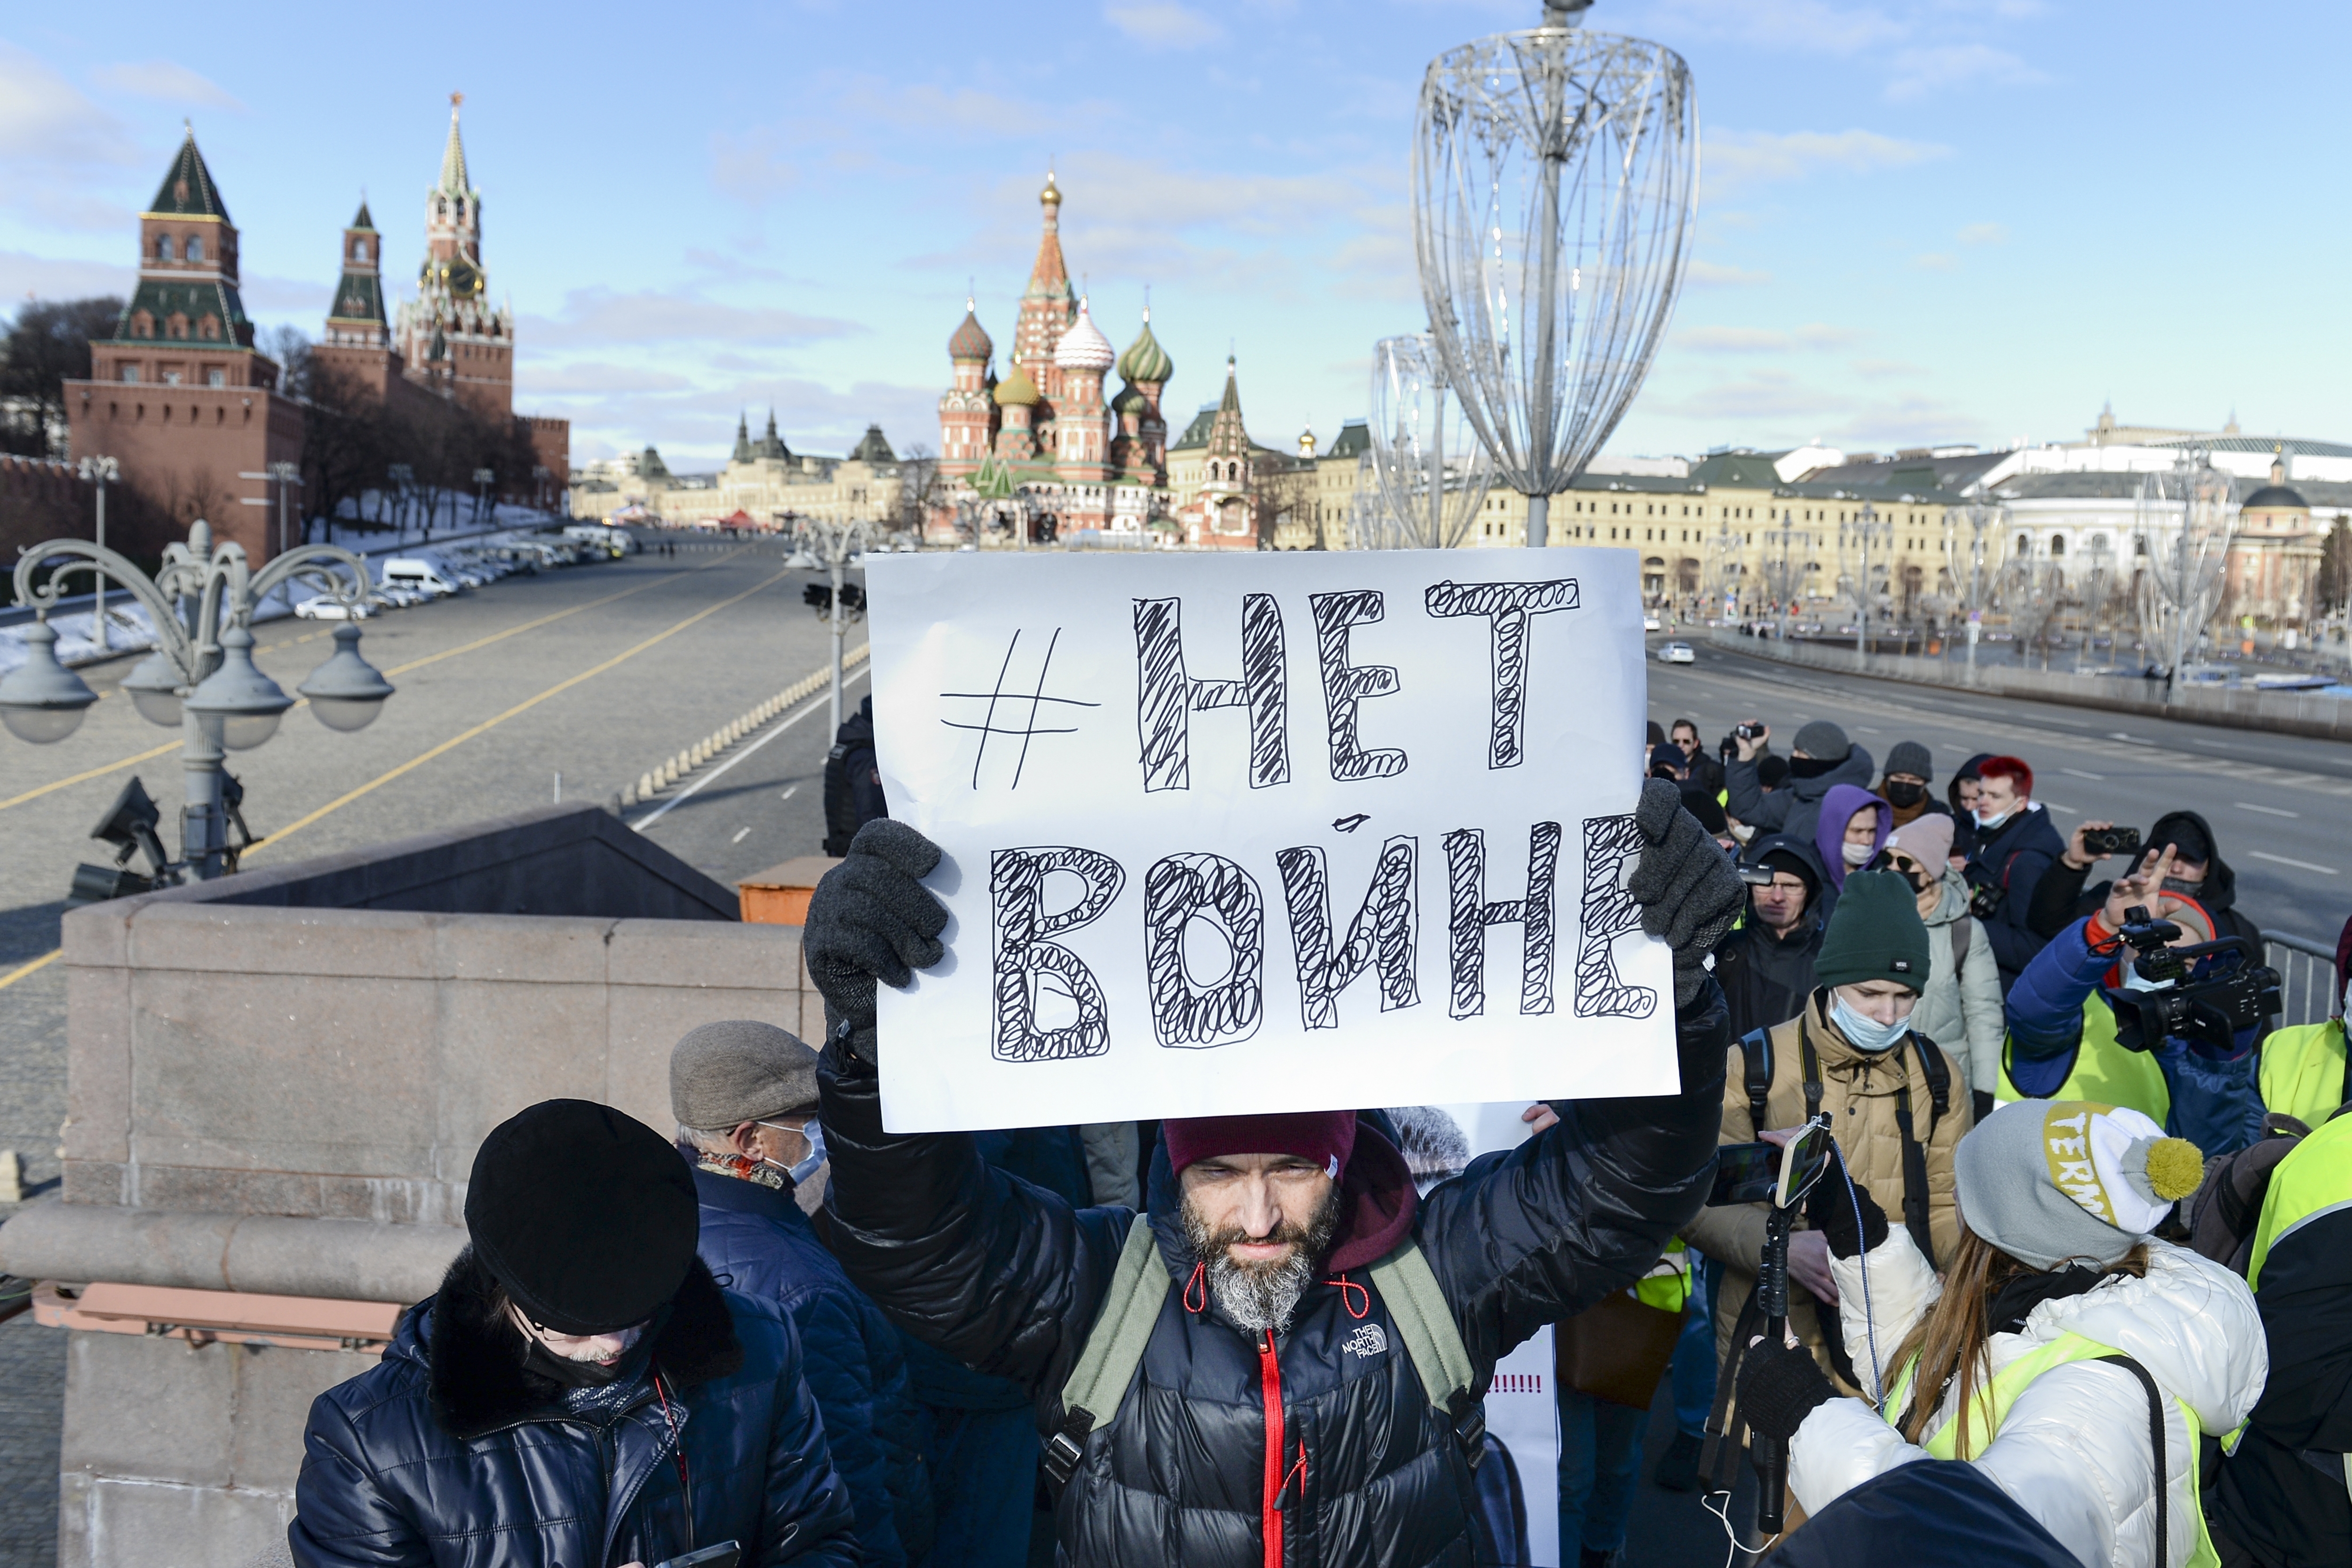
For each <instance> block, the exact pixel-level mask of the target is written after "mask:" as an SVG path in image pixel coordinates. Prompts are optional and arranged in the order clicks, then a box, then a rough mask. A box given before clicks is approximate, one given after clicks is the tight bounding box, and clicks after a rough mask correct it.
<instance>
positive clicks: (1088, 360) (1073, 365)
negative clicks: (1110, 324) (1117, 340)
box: [1054, 299, 1118, 375]
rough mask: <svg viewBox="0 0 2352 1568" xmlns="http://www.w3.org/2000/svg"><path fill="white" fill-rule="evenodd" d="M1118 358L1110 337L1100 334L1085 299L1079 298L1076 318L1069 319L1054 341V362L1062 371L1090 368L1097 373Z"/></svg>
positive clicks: (1087, 369)
mask: <svg viewBox="0 0 2352 1568" xmlns="http://www.w3.org/2000/svg"><path fill="white" fill-rule="evenodd" d="M1117 359H1118V354H1117V353H1116V352H1114V351H1113V350H1112V349H1111V346H1110V340H1109V339H1108V338H1106V337H1104V336H1103V335H1102V329H1101V328H1099V327H1097V326H1096V325H1095V323H1094V318H1093V317H1091V316H1089V315H1087V302H1086V301H1085V300H1084V299H1080V300H1079V301H1078V319H1076V320H1075V321H1073V322H1071V323H1070V328H1069V330H1068V331H1066V332H1064V333H1063V334H1062V340H1061V341H1060V342H1058V343H1056V344H1055V345H1054V363H1055V364H1056V365H1058V366H1060V367H1061V368H1062V369H1063V370H1066V371H1094V372H1095V373H1096V374H1097V375H1099V374H1101V373H1102V372H1103V371H1107V370H1108V369H1110V367H1111V364H1112V362H1113V361H1116V360H1117Z"/></svg>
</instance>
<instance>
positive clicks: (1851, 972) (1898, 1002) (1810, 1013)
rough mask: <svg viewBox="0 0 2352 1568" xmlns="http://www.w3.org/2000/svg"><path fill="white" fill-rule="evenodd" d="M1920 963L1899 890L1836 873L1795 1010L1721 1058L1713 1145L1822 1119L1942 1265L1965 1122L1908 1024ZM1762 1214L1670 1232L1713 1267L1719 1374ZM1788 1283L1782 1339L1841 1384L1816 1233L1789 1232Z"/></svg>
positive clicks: (1961, 1091)
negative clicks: (1814, 981) (1810, 977)
mask: <svg viewBox="0 0 2352 1568" xmlns="http://www.w3.org/2000/svg"><path fill="white" fill-rule="evenodd" d="M1933 958H1934V954H1933V950H1932V949H1931V948H1930V946H1929V944H1928V941H1927V927H1926V926H1925V925H1923V924H1922V923H1921V921H1920V919H1919V911H1918V906H1917V902H1916V897H1915V895H1914V894H1913V892H1912V888H1911V885H1910V884H1909V883H1906V882H1905V881H1904V880H1903V879H1902V878H1901V877H1898V876H1895V875H1894V874H1893V873H1888V872H1871V871H1864V872H1856V873H1853V875H1852V876H1850V877H1848V878H1847V879H1846V884H1845V894H1844V896H1843V897H1842V898H1841V899H1840V900H1839V901H1838V906H1837V910H1836V912H1835V913H1834V914H1832V915H1831V916H1830V922H1829V928H1828V931H1827V933H1826V935H1825V936H1824V937H1823V940H1822V950H1821V956H1819V958H1817V959H1816V960H1815V961H1814V966H1813V967H1814V973H1815V975H1816V976H1817V977H1818V979H1819V981H1820V984H1819V985H1818V987H1817V988H1815V989H1814V990H1813V991H1812V993H1811V995H1810V996H1809V997H1807V998H1805V1000H1804V1002H1803V1004H1802V1006H1801V1009H1799V1010H1798V1011H1797V1012H1796V1014H1795V1016H1793V1017H1791V1018H1789V1019H1786V1020H1784V1021H1782V1022H1780V1024H1778V1025H1777V1026H1776V1027H1774V1028H1772V1029H1770V1030H1756V1031H1753V1032H1752V1033H1750V1034H1749V1035H1748V1036H1747V1037H1746V1038H1745V1039H1743V1040H1740V1041H1739V1042H1738V1043H1737V1044H1735V1045H1734V1046H1733V1048H1732V1050H1731V1051H1730V1052H1729V1055H1728V1057H1727V1061H1726V1067H1727V1071H1726V1075H1725V1080H1724V1092H1723V1116H1722V1126H1721V1133H1720V1138H1721V1141H1722V1142H1723V1143H1724V1144H1727V1145H1731V1144H1743V1145H1744V1144H1749V1143H1753V1142H1755V1141H1756V1140H1758V1139H1759V1138H1761V1137H1763V1136H1764V1135H1765V1134H1767V1133H1768V1132H1769V1131H1771V1130H1773V1129H1786V1128H1793V1127H1795V1126H1797V1125H1798V1124H1801V1123H1803V1122H1806V1121H1808V1120H1810V1119H1811V1118H1812V1117H1813V1116H1815V1115H1816V1114H1819V1115H1825V1116H1826V1117H1827V1118H1828V1120H1829V1125H1830V1131H1831V1133H1832V1135H1833V1136H1834V1137H1835V1139H1836V1141H1837V1144H1838V1146H1839V1147H1840V1148H1841V1149H1842V1150H1843V1153H1844V1157H1845V1161H1846V1164H1847V1166H1849V1167H1850V1168H1851V1169H1852V1170H1853V1173H1854V1176H1855V1177H1856V1178H1857V1179H1858V1180H1863V1181H1867V1182H1870V1183H1873V1184H1874V1185H1875V1186H1877V1187H1878V1189H1879V1190H1880V1191H1883V1192H1888V1193H1895V1194H1899V1195H1900V1196H1901V1200H1902V1201H1901V1207H1902V1211H1903V1218H1904V1220H1905V1223H1906V1226H1907V1227H1908V1228H1911V1229H1912V1230H1914V1231H1915V1233H1916V1236H1917V1239H1918V1242H1919V1248H1920V1251H1921V1253H1922V1255H1923V1256H1927V1257H1933V1258H1940V1259H1948V1258H1949V1257H1950V1256H1951V1254H1952V1249H1954V1248H1955V1247H1956V1246H1957V1245H1958V1235H1959V1220H1958V1216H1957V1215H1956V1214H1955V1213H1954V1212H1953V1208H1952V1151H1953V1150H1954V1149H1955V1148H1957V1147H1958V1145H1959V1141H1960V1137H1961V1135H1962V1134H1965V1133H1966V1132H1967V1131H1968V1129H1969V1125H1970V1124H1971V1122H1972V1120H1973V1117H1972V1113H1971V1110H1970V1106H1969V1096H1968V1084H1967V1081H1966V1079H1965V1078H1963V1077H1961V1076H1959V1075H1958V1073H1956V1072H1955V1071H1953V1069H1952V1066H1951V1063H1950V1061H1949V1060H1948V1058H1947V1057H1946V1056H1945V1055H1944V1053H1943V1052H1942V1051H1941V1050H1940V1049H1938V1047H1937V1045H1936V1043H1935V1042H1934V1041H1933V1040H1928V1039H1927V1038H1926V1037H1924V1036H1922V1035H1920V1034H1918V1033H1917V1032H1916V1030H1914V1029H1913V1028H1912V1018H1913V1013H1914V1009H1916V1007H1917V1006H1918V1002H1919V994H1920V992H1921V991H1922V990H1923V989H1924V988H1926V987H1927V983H1928V977H1929V975H1930V973H1931V972H1932V970H1933V967H1934V964H1933ZM1765 1218H1766V1205H1765V1204H1763V1203H1751V1204H1742V1205H1736V1206H1726V1207H1708V1208H1706V1209H1704V1210H1702V1211H1701V1212H1700V1214H1699V1217H1698V1218H1697V1219H1696V1220H1695V1221H1693V1222H1692V1223H1691V1225H1690V1226H1689V1227H1688V1228H1685V1230H1684V1232H1683V1234H1684V1236H1685V1238H1686V1239H1688V1240H1689V1241H1690V1242H1691V1243H1692V1245H1694V1246H1696V1247H1697V1248H1698V1249H1699V1250H1700V1251H1702V1252H1704V1253H1706V1255H1707V1256H1708V1257H1710V1258H1712V1259H1714V1260H1716V1261H1717V1264H1719V1265H1720V1266H1721V1273H1720V1276H1719V1280H1718V1282H1717V1287H1716V1339H1717V1351H1718V1354H1719V1355H1720V1356H1721V1357H1722V1365H1723V1367H1724V1369H1725V1373H1726V1375H1732V1374H1733V1372H1734V1369H1735V1367H1736V1363H1737V1356H1736V1355H1735V1354H1734V1350H1735V1347H1736V1346H1738V1345H1741V1344H1744V1343H1746V1342H1747V1340H1748V1336H1749V1335H1751V1334H1753V1333H1756V1332H1757V1330H1756V1328H1755V1327H1754V1324H1755V1323H1757V1322H1760V1321H1761V1319H1760V1316H1759V1312H1758V1311H1757V1308H1756V1307H1755V1306H1754V1305H1753V1304H1752V1303H1753V1301H1754V1295H1755V1289H1756V1277H1757V1266H1758V1260H1759V1258H1760V1257H1761V1255H1762V1253H1763V1249H1764V1231H1765ZM1789 1278H1790V1286H1791V1289H1790V1293H1789V1295H1790V1304H1789V1327H1790V1331H1791V1332H1792V1333H1795V1334H1796V1335H1797V1336H1798V1338H1799V1340H1800V1342H1801V1343H1803V1344H1804V1345H1805V1346H1806V1347H1807V1349H1808V1350H1809V1351H1811V1353H1812V1354H1813V1355H1814V1356H1815V1357H1817V1358H1818V1359H1819V1360H1820V1362H1821V1364H1822V1367H1823V1368H1824V1370H1826V1371H1827V1372H1829V1373H1830V1374H1832V1375H1834V1376H1835V1377H1837V1378H1838V1379H1839V1380H1840V1381H1841V1383H1842V1384H1843V1385H1844V1386H1847V1387H1853V1386H1855V1385H1854V1383H1853V1363H1852V1361H1851V1359H1850V1357H1849V1354H1848V1353H1849V1351H1850V1349H1851V1347H1850V1346H1848V1345H1847V1344H1846V1343H1844V1341H1843V1335H1842V1334H1841V1333H1840V1324H1839V1322H1838V1319H1837V1316H1836V1308H1837V1304H1838V1299H1839V1298H1838V1285H1837V1281H1835V1279H1834V1278H1832V1274H1831V1272H1830V1267H1829V1247H1828V1242H1827V1239H1826V1238H1824V1237H1823V1236H1822V1233H1821V1232H1820V1231H1818V1230H1815V1229H1811V1228H1799V1229H1797V1230H1796V1231H1795V1232H1794V1233H1793V1234H1792V1235H1791V1236H1790V1239H1789Z"/></svg>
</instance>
